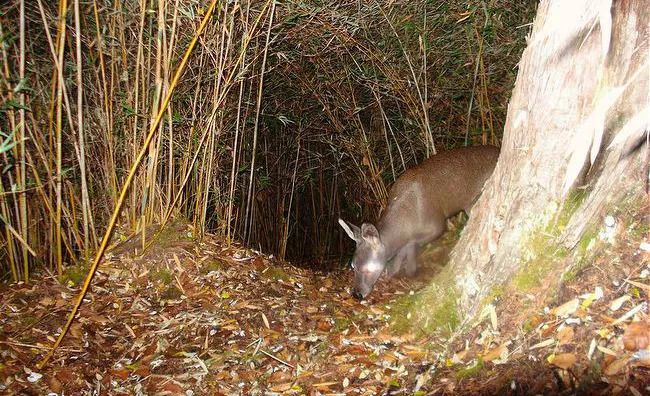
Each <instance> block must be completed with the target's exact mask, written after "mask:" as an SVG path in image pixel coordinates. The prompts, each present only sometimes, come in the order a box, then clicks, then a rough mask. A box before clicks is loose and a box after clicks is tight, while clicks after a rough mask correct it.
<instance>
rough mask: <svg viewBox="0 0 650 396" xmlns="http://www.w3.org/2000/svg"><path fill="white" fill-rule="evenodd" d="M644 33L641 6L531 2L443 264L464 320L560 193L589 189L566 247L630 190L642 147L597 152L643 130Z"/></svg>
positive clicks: (648, 12) (513, 267) (509, 269)
mask: <svg viewBox="0 0 650 396" xmlns="http://www.w3.org/2000/svg"><path fill="white" fill-rule="evenodd" d="M649 29H650V7H648V4H647V2H646V1H644V0H629V1H614V2H612V1H611V0H598V1H596V0H572V1H569V2H567V1H563V0H544V1H542V2H541V3H540V5H539V9H538V13H537V17H536V19H535V23H534V25H533V31H532V35H531V37H530V38H529V40H528V47H527V48H526V50H525V51H524V53H523V56H522V60H521V62H520V68H519V74H518V77H517V81H516V84H515V89H514V92H513V95H512V99H511V102H510V104H509V107H508V116H507V120H506V126H505V131H504V140H503V147H502V152H501V157H500V159H499V163H498V165H497V167H496V169H495V172H494V174H493V176H492V178H491V179H490V180H488V182H487V183H486V186H485V190H484V193H483V196H482V197H481V198H480V200H479V201H478V202H477V204H476V206H475V207H474V209H473V210H472V214H471V216H470V220H469V222H468V224H467V226H466V229H465V232H464V233H463V236H462V237H461V239H460V241H459V243H458V244H457V246H456V248H455V250H454V252H455V253H454V254H453V257H452V259H451V263H450V264H451V265H452V269H453V270H454V273H455V274H456V282H457V285H458V287H459V290H460V292H461V296H460V301H459V306H460V308H461V311H462V314H464V316H465V317H466V318H469V317H471V316H472V315H473V314H474V313H475V311H476V308H477V304H478V303H479V301H481V299H482V297H484V296H486V295H487V294H488V293H489V291H490V290H491V289H492V287H493V286H495V285H497V284H500V283H502V282H504V281H506V280H507V279H509V278H510V277H511V276H512V275H513V274H514V273H516V271H517V270H518V269H519V265H520V263H521V248H522V244H524V243H525V241H526V239H527V238H528V237H529V236H530V235H531V233H534V232H535V230H539V228H540V226H543V225H544V224H545V223H546V222H548V221H550V220H551V219H552V217H553V215H555V214H556V213H557V212H558V209H559V208H560V207H561V205H562V202H563V198H565V197H566V194H567V190H568V189H569V187H572V188H575V186H577V185H579V184H581V183H588V184H589V185H590V186H589V188H590V190H589V191H590V193H589V195H588V198H587V199H586V200H585V201H584V202H583V204H582V206H581V208H580V209H579V210H578V211H577V212H576V214H575V215H574V216H573V217H572V219H571V221H570V223H569V226H568V227H567V229H566V230H567V231H566V233H565V236H566V243H568V244H569V245H571V244H575V243H576V242H577V241H578V240H579V237H580V235H581V233H582V231H583V229H584V226H585V224H587V222H588V221H589V220H593V219H594V216H598V215H599V214H600V213H601V212H602V210H603V207H604V205H605V204H606V203H608V202H615V201H616V200H617V199H620V197H621V195H622V194H624V193H626V192H628V191H630V190H631V189H635V188H636V189H637V191H638V190H640V188H639V187H640V186H642V184H643V183H642V181H643V179H642V178H643V177H647V175H643V173H644V172H642V171H641V170H642V169H641V168H642V167H643V163H642V156H643V155H644V150H645V149H641V150H637V151H635V152H633V153H632V154H631V155H628V156H623V155H622V152H623V151H624V150H625V149H624V146H625V144H618V145H616V146H615V147H614V148H612V149H609V150H607V149H606V148H607V147H608V146H609V145H610V143H611V142H612V140H613V139H614V138H615V137H616V135H617V134H619V133H621V131H624V132H625V133H628V134H629V136H631V137H630V139H637V141H638V138H639V136H642V135H643V133H647V132H644V131H645V130H647V129H645V128H647V127H648V123H647V122H645V123H644V122H643V117H642V116H641V117H639V115H640V114H641V115H642V114H644V113H643V112H644V111H645V112H647V111H648V102H649V95H650V94H649V92H650V85H649V83H648V81H649V77H650V69H649V66H648V65H649V59H650V58H649V51H648V46H649V42H650V34H649ZM626 131H627V132H626ZM628 146H629V145H628ZM592 160H593V161H595V162H594V164H593V166H591V161H592ZM645 172H647V171H645Z"/></svg>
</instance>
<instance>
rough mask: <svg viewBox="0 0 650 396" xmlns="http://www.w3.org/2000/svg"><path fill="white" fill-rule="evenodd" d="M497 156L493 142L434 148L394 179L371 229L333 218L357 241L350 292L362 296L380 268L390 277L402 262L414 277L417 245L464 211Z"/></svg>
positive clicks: (428, 238)
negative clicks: (383, 206) (430, 154)
mask: <svg viewBox="0 0 650 396" xmlns="http://www.w3.org/2000/svg"><path fill="white" fill-rule="evenodd" d="M498 156H499V149H497V148H496V147H493V146H473V147H464V148H459V149H455V150H449V151H443V152H440V153H438V154H437V155H433V156H431V157H429V158H428V159H426V160H425V161H423V162H422V163H420V164H419V165H417V166H415V167H414V168H411V169H408V170H407V171H406V172H404V173H403V174H402V175H401V176H400V177H399V178H398V179H397V180H396V181H395V183H394V184H393V186H392V187H391V189H390V193H389V195H388V205H387V207H386V210H385V211H384V213H383V214H382V216H381V218H380V219H379V222H378V223H377V227H375V226H374V225H372V224H370V223H363V224H362V225H361V228H359V227H357V226H355V225H352V224H349V223H347V222H345V221H344V220H341V219H339V224H340V225H341V227H343V229H344V230H345V232H346V233H347V234H348V236H349V237H350V238H352V239H353V240H354V241H355V242H356V243H357V247H356V250H355V252H354V257H353V258H352V262H351V264H352V268H353V269H354V287H353V289H352V295H353V296H354V297H356V298H358V299H363V298H365V297H366V296H367V295H368V294H370V292H371V291H372V289H373V287H374V285H375V282H377V279H379V276H380V275H381V274H382V272H383V271H384V269H385V268H387V273H388V276H389V277H392V276H394V275H395V274H397V273H398V272H399V271H400V269H401V268H402V265H403V264H404V263H405V272H406V274H407V275H408V276H412V275H414V274H415V271H416V268H417V264H416V257H415V256H416V248H417V246H418V245H420V244H423V243H426V242H430V241H432V240H434V239H436V238H438V237H439V236H440V235H441V234H442V233H443V232H444V231H445V229H446V220H447V218H449V217H451V216H453V215H455V214H457V213H458V212H460V211H461V210H464V211H465V213H467V214H468V215H469V211H470V209H471V207H472V205H473V204H474V202H475V201H476V199H477V198H478V197H479V195H480V193H481V189H482V188H483V184H484V183H485V181H486V180H487V178H488V177H489V176H490V174H492V171H493V170H494V166H495V165H496V162H497V158H498ZM391 259H392V263H391V264H390V265H388V266H387V263H388V261H390V260H391Z"/></svg>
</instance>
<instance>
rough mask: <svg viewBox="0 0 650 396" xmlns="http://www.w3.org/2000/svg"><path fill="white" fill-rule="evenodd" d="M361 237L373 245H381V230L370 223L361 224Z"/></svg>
mask: <svg viewBox="0 0 650 396" xmlns="http://www.w3.org/2000/svg"><path fill="white" fill-rule="evenodd" d="M361 238H363V240H364V241H366V242H368V243H369V244H371V245H376V246H379V245H381V239H380V238H379V231H378V230H377V227H375V226H374V225H372V224H370V223H363V224H362V225H361Z"/></svg>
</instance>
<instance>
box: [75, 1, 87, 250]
mask: <svg viewBox="0 0 650 396" xmlns="http://www.w3.org/2000/svg"><path fill="white" fill-rule="evenodd" d="M74 24H75V31H76V34H75V39H76V40H75V44H76V50H77V132H78V133H79V170H80V172H81V213H82V217H83V238H84V239H83V243H84V249H83V251H84V258H85V259H86V261H88V255H89V248H90V227H89V224H90V220H89V218H90V216H91V213H90V212H91V209H90V200H89V198H88V181H87V180H86V142H85V139H84V134H85V130H84V114H83V61H82V60H81V35H82V31H81V21H80V16H79V0H74Z"/></svg>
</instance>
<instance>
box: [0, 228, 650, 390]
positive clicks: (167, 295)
mask: <svg viewBox="0 0 650 396" xmlns="http://www.w3.org/2000/svg"><path fill="white" fill-rule="evenodd" d="M646 220H647V218H645V219H643V218H641V219H639V218H637V219H636V220H634V221H635V222H636V223H633V224H628V225H627V227H626V229H625V230H623V231H622V232H621V233H620V234H619V235H617V238H618V239H617V240H616V241H615V242H613V243H612V244H609V245H608V247H607V249H606V251H603V252H600V253H602V254H599V255H597V257H595V258H594V261H593V263H592V265H590V266H588V267H587V268H584V269H583V270H581V271H579V273H578V274H577V275H576V276H575V277H574V278H573V279H572V280H571V281H567V282H565V283H564V284H563V285H562V286H561V287H560V288H559V291H558V289H557V288H550V287H548V285H545V286H539V287H538V288H532V289H531V290H529V291H528V292H525V293H523V292H516V291H507V292H505V293H503V294H501V295H500V296H499V297H498V298H496V299H495V303H494V305H489V306H488V308H489V307H494V309H488V310H487V311H486V315H485V316H484V318H485V320H483V321H480V322H478V323H476V324H475V325H473V326H472V327H471V328H468V329H466V330H467V331H466V332H465V333H464V335H462V336H457V337H455V338H454V340H453V341H449V338H448V336H449V332H444V331H441V332H440V333H438V334H428V335H422V334H410V333H406V334H398V333H397V332H395V331H394V329H393V327H391V316H392V315H393V316H394V315H399V314H404V313H400V312H398V311H396V310H395V309H394V307H395V305H396V304H395V303H396V302H397V301H399V300H400V299H404V298H408V296H409V294H411V293H413V292H415V293H417V290H418V289H419V288H421V287H422V286H423V285H424V284H425V283H426V279H419V280H396V281H391V282H388V281H385V280H383V281H380V284H378V286H377V287H376V289H375V291H374V292H373V293H372V294H371V296H370V298H369V299H368V300H366V301H363V302H359V301H356V300H355V299H353V298H351V297H350V294H349V287H350V285H351V282H352V274H351V272H350V271H349V270H336V271H331V272H319V271H314V270H310V269H305V268H298V267H293V266H290V265H287V264H285V263H280V262H277V261H276V260H274V259H273V258H272V257H268V256H265V255H262V254H259V253H256V252H254V251H251V250H249V249H245V248H243V247H241V246H238V245H231V246H227V245H226V244H225V243H224V242H223V241H222V240H220V239H219V238H217V237H214V236H206V237H205V238H204V239H203V240H202V242H200V243H199V242H196V241H194V239H193V237H192V232H191V230H190V229H189V228H187V227H184V226H183V227H181V226H176V228H174V229H172V231H170V232H166V234H165V237H164V238H161V240H159V241H157V243H156V244H155V245H154V246H153V247H151V248H150V249H148V250H147V251H146V253H145V254H144V255H135V254H133V252H134V251H135V250H136V248H137V246H138V244H139V243H138V241H137V239H136V240H135V241H128V242H125V243H122V244H121V245H119V246H118V247H117V248H115V249H113V250H112V252H111V254H109V255H108V256H107V258H106V260H105V261H104V262H103V263H102V265H101V267H100V269H99V271H98V273H97V274H96V276H95V279H94V281H93V284H92V287H91V291H90V292H89V294H88V295H87V297H86V301H85V303H84V304H83V305H82V308H81V311H80V314H79V316H78V318H77V319H76V320H75V322H74V324H73V325H72V328H71V330H70V332H69V334H68V335H67V336H66V338H65V340H64V342H63V344H62V345H61V347H60V349H59V350H58V351H57V352H56V353H55V355H54V357H53V359H52V360H51V361H50V363H49V364H48V365H47V366H45V367H44V368H43V369H40V370H39V369H37V368H36V363H37V362H38V361H39V359H40V358H41V357H42V356H43V353H44V351H46V350H47V348H48V347H49V346H50V345H52V343H53V341H54V339H55V337H56V336H57V334H58V332H59V331H60V329H61V327H62V325H63V324H64V322H65V319H66V315H67V314H68V313H69V310H70V308H71V305H72V303H73V301H74V298H75V297H76V294H77V292H78V290H79V287H78V286H77V285H78V284H79V283H81V282H80V281H81V280H82V279H83V277H84V275H85V273H84V271H83V270H77V272H75V271H69V272H68V273H66V275H65V276H64V280H65V281H64V282H63V284H62V283H59V282H58V281H57V279H56V277H55V276H51V275H50V276H41V277H40V278H38V279H34V280H33V281H32V282H31V283H30V284H19V285H11V286H3V287H2V289H1V290H0V292H1V293H2V301H1V303H0V357H1V359H0V393H8V394H34V395H43V394H47V393H50V392H53V393H56V394H66V395H71V394H90V393H93V394H115V395H119V394H149V395H199V394H200V395H204V394H205V395H220V394H224V395H238V394H244V395H249V394H251V395H254V394H268V395H274V394H310V395H318V394H341V395H343V394H352V395H356V394H358V395H374V394H394V395H414V394H415V395H424V394H436V395H438V394H440V395H442V394H463V395H471V394H503V395H505V394H513V395H515V394H517V395H521V394H611V393H617V392H622V394H633V395H642V394H650V369H649V368H648V366H650V352H649V351H648V350H647V349H645V348H648V340H649V339H650V329H649V328H648V323H647V322H645V321H644V319H645V318H646V316H644V315H645V314H646V313H647V299H648V295H649V294H650V282H649V279H650V268H649V260H650V252H649V251H648V250H649V247H648V245H647V242H648V238H649V237H650V235H649V234H648V226H647V225H645V226H644V223H643V222H644V221H646ZM425 278H426V277H425ZM551 289H553V290H555V291H554V292H551V291H550V290H551ZM632 319H635V320H636V322H635V323H634V324H631V323H632V322H631V320H632ZM639 319H641V321H639ZM626 346H627V347H628V348H627V350H626V348H625V347H626Z"/></svg>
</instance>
